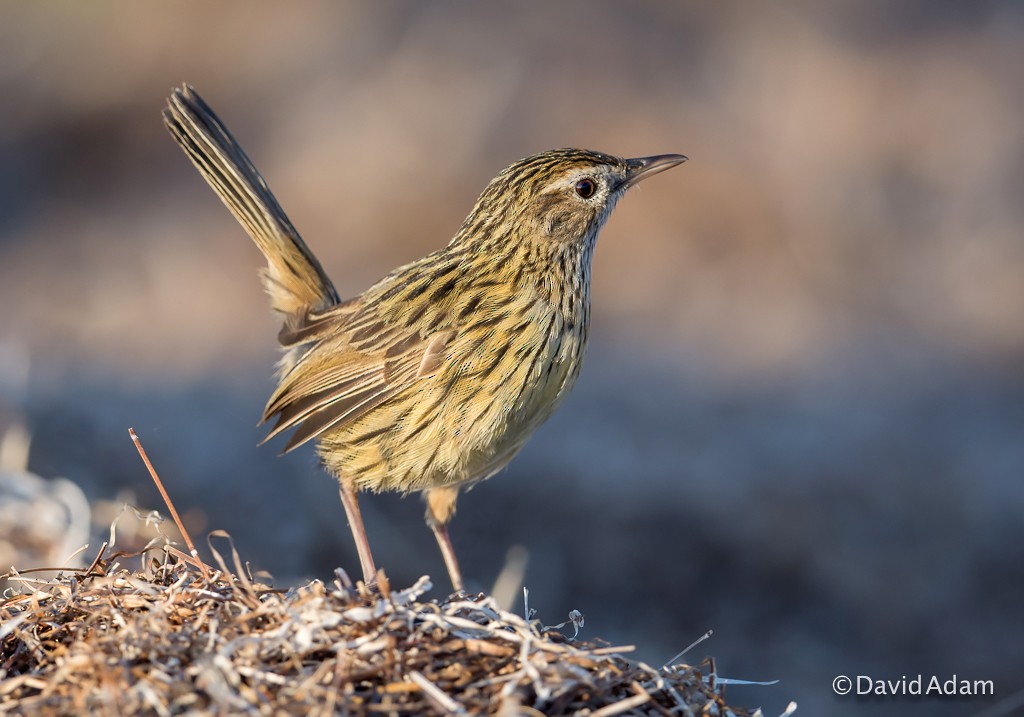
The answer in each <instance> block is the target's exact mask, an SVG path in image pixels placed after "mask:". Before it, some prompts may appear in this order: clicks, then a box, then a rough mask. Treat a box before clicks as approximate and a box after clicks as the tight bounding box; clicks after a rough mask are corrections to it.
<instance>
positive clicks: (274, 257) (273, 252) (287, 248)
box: [164, 85, 338, 319]
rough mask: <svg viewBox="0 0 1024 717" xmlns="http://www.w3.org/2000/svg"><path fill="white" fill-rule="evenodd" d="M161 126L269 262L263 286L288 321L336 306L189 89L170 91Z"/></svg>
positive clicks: (247, 166) (326, 284) (243, 161)
mask: <svg viewBox="0 0 1024 717" xmlns="http://www.w3.org/2000/svg"><path fill="white" fill-rule="evenodd" d="M164 123H165V124H166V125H167V129H169V130H170V132H171V134H172V135H173V136H174V139H175V140H177V142H178V144H180V145H181V148H182V149H184V150H185V153H186V154H187V155H188V156H189V158H190V159H191V160H192V163H193V164H194V165H195V166H196V168H197V169H198V170H199V172H200V174H202V175H203V177H204V178H205V179H206V181H207V182H208V183H209V185H210V186H211V187H213V191H215V192H216V193H217V196H219V197H220V198H221V201H223V202H224V204H225V205H227V208H228V209H229V210H231V213H232V214H234V215H235V219H237V220H238V221H239V222H240V223H241V224H242V226H243V227H244V228H245V230H246V231H247V232H248V233H249V236H251V237H252V240H253V241H254V242H256V246H258V247H259V249H260V251H262V252H263V256H265V257H266V259H267V268H266V269H265V270H264V271H263V284H264V287H265V288H266V290H267V293H268V294H270V302H271V305H272V306H273V308H274V310H275V311H278V312H280V313H281V314H283V315H284V317H285V318H286V319H288V318H289V317H297V316H302V315H304V314H306V313H307V312H308V311H310V310H316V309H324V308H326V307H328V306H330V305H333V304H336V303H338V293H337V292H336V291H335V289H334V285H333V284H331V280H330V279H328V278H327V275H326V274H324V270H323V268H322V267H321V266H320V262H319V261H317V258H316V257H315V256H313V252H311V251H310V250H309V247H307V246H306V244H305V242H303V241H302V237H300V236H299V233H298V232H297V231H296V230H295V227H293V226H292V223H291V222H290V221H289V220H288V216H287V215H286V214H285V213H284V210H283V209H281V205H280V204H278V203H277V199H275V198H274V195H273V194H272V193H271V191H270V188H269V187H268V186H267V183H266V182H265V181H264V180H263V177H262V176H260V173H259V172H258V171H257V170H256V167H254V166H253V164H252V162H251V161H250V160H249V158H248V157H247V156H246V154H245V152H244V151H242V148H241V147H240V146H239V145H238V142H236V141H235V138H234V137H232V136H231V133H230V132H228V129H227V127H225V126H224V124H223V123H222V122H221V121H220V119H219V118H218V117H217V115H216V114H214V112H213V110H212V109H210V107H209V105H207V104H206V102H204V101H203V99H202V98H201V97H200V96H199V94H198V93H197V92H196V91H195V90H194V89H193V88H192V87H190V86H189V85H184V86H183V87H182V88H181V89H176V90H174V93H173V94H172V95H171V97H170V99H169V100H168V102H167V109H165V110H164Z"/></svg>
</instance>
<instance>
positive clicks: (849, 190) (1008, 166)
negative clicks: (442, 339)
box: [0, 0, 1024, 715]
mask: <svg viewBox="0 0 1024 717" xmlns="http://www.w3.org/2000/svg"><path fill="white" fill-rule="evenodd" d="M2 15H3V21H2V22H0V90H2V93H3V101H2V102H0V406H2V408H0V413H2V415H4V416H6V417H7V418H6V420H7V422H8V423H9V424H15V423H17V422H18V421H21V422H22V423H24V424H25V425H27V426H28V428H29V430H30V432H31V434H32V443H31V450H30V453H29V457H28V466H29V468H30V470H31V471H33V472H34V473H36V474H38V475H41V476H45V477H48V478H50V477H57V476H63V477H65V478H67V479H70V480H71V481H73V482H74V483H76V484H78V485H79V486H81V488H82V489H83V490H84V491H85V494H86V496H87V497H88V498H89V499H90V500H91V501H93V502H94V503H96V504H99V503H101V502H103V501H115V502H116V501H117V500H118V499H119V498H118V496H124V495H134V498H132V500H134V501H135V502H136V504H138V505H142V506H148V507H159V506H160V503H159V499H158V497H157V495H156V493H155V491H154V489H153V488H152V486H151V484H150V481H149V478H148V476H147V474H146V473H145V472H144V469H143V467H142V465H141V463H140V461H139V459H138V456H137V455H136V453H135V449H134V448H133V446H132V444H131V441H130V440H129V439H128V435H127V428H128V427H129V426H134V427H135V428H136V429H137V431H138V432H139V434H140V435H141V437H142V439H143V441H144V443H145V445H146V447H147V449H148V450H149V453H150V456H151V458H152V459H153V460H154V462H155V463H156V465H157V467H158V469H159V470H160V472H161V475H162V476H163V478H164V480H165V482H166V483H167V484H168V486H169V489H170V491H171V493H172V495H173V496H174V497H175V500H176V503H177V504H178V506H179V508H181V509H182V510H183V511H184V512H187V514H188V516H189V517H188V519H189V520H190V521H191V523H192V525H193V526H194V527H196V529H197V531H198V532H199V533H202V532H205V531H206V530H209V529H213V528H223V529H226V530H228V531H229V532H230V533H231V534H232V535H233V536H234V538H235V540H236V542H237V544H238V547H239V549H240V551H241V553H242V555H243V557H244V558H246V559H248V560H249V561H251V562H252V563H253V564H254V565H255V566H257V567H260V568H264V569H267V570H269V571H270V572H272V573H273V574H274V575H275V578H276V580H277V582H278V583H279V584H294V581H297V580H299V579H302V578H308V577H311V576H319V577H325V578H326V577H329V576H330V575H331V571H332V570H333V568H334V567H335V566H338V565H342V566H344V567H345V568H346V569H348V570H349V571H350V572H352V573H353V574H358V561H357V559H356V557H355V552H354V549H353V546H352V543H351V539H350V535H349V532H348V529H347V527H346V525H345V522H344V514H343V512H342V509H341V506H340V504H339V502H338V500H337V492H336V488H335V486H334V484H333V483H332V482H331V480H330V479H329V478H328V477H327V476H326V474H324V473H323V472H322V471H321V470H320V469H319V468H318V467H317V465H316V462H315V458H314V456H313V454H312V451H310V450H305V451H301V452H299V453H298V454H295V455H289V456H288V457H286V458H276V457H275V455H276V453H277V451H278V450H280V448H281V445H280V443H275V444H272V445H270V446H264V447H262V448H257V446H256V443H257V441H258V440H259V439H260V438H261V437H262V435H263V431H262V430H260V429H257V428H256V425H255V424H256V421H257V419H258V417H259V415H260V413H261V410H262V407H263V404H264V401H265V399H266V397H267V396H268V394H269V392H270V391H271V389H272V387H273V379H272V365H273V363H274V361H275V359H276V357H277V351H276V346H275V341H274V338H275V335H276V332H277V328H278V327H277V325H276V323H275V321H274V319H273V318H272V317H271V316H270V313H269V310H268V305H267V301H266V298H265V296H264V295H263V293H262V291H261V288H260V285H259V282H258V281H257V278H256V271H257V268H258V267H259V266H260V257H259V254H258V252H257V251H256V249H255V248H254V247H253V246H252V244H251V242H250V241H249V239H248V238H247V237H246V236H245V235H244V233H243V232H242V230H241V229H240V228H239V227H238V226H237V225H236V223H235V222H234V220H233V219H232V218H231V217H230V215H229V214H228V213H227V211H226V210H225V209H224V208H223V207H222V206H221V204H220V203H219V201H218V200H217V199H216V197H215V196H214V194H213V193H212V192H211V191H210V190H209V189H208V188H207V186H206V185H205V184H204V183H203V182H202V180H201V179H200V178H199V176H198V174H197V173H196V172H195V170H194V169H193V168H192V167H191V165H190V164H189V162H188V161H187V160H186V158H185V157H184V155H183V154H182V153H181V152H180V151H179V150H178V148H177V147H176V146H175V145H174V143H173V142H172V141H171V140H170V139H169V137H168V136H167V135H166V132H165V130H164V128H163V125H162V122H161V120H160V114H159V112H160V109H161V108H162V106H163V103H164V101H165V98H166V96H167V94H168V93H169V91H170V89H171V88H172V86H174V85H177V84H180V83H181V82H183V81H187V82H189V83H192V84H194V85H195V86H196V87H197V89H198V90H199V91H200V92H201V93H202V94H203V95H204V96H205V98H206V99H207V100H208V101H209V102H210V103H211V104H212V105H213V107H214V108H215V109H216V110H217V111H218V113H219V114H220V115H221V116H222V117H223V118H224V120H225V122H226V123H227V124H228V125H229V126H230V127H231V128H232V130H233V131H234V133H235V134H236V136H237V137H238V138H239V140H240V142H241V143H242V145H243V146H244V147H246V148H247V150H248V151H249V153H250V155H251V156H252V158H253V160H254V162H255V163H256V165H257V166H258V167H259V168H260V169H261V171H262V172H263V173H264V175H265V176H266V177H267V179H268V181H269V183H270V185H271V187H272V188H273V189H274V191H275V192H276V194H277V195H278V198H279V199H280V201H281V203H282V205H283V206H284V207H285V208H286V210H287V211H288V212H289V214H290V215H291V217H292V219H293V221H294V222H295V224H296V225H297V226H298V228H299V230H300V231H301V232H302V233H303V234H304V236H305V238H306V240H307V242H308V243H309V244H310V246H311V247H312V248H313V249H314V251H315V252H316V253H317V254H318V256H319V257H320V259H321V261H322V263H323V264H324V266H325V267H326V269H327V270H328V273H329V274H330V275H331V276H332V277H333V279H334V281H335V284H336V285H337V286H338V288H339V290H340V291H341V292H342V293H343V294H349V295H352V294H356V293H358V292H360V291H362V290H363V289H365V288H366V287H367V286H369V285H370V284H371V283H372V282H373V281H375V280H376V279H377V278H379V277H380V276H381V275H383V274H384V273H385V272H386V271H388V270H389V269H391V268H392V267H393V266H395V265H397V264H399V263H402V262H406V261H409V260H412V259H414V258H417V257H419V256H421V255H422V254H425V253H426V252H428V251H431V250H433V249H435V248H438V247H440V246H442V245H443V244H444V243H446V242H447V240H448V238H449V237H450V236H451V235H452V234H453V232H454V231H455V229H456V228H457V227H458V225H459V224H460V222H461V221H462V219H463V217H464V216H465V214H466V212H467V211H468V210H469V208H470V207H471V206H472V203H473V201H474V199H475V197H476V195H477V193H478V192H479V191H480V189H481V188H482V187H483V186H484V184H485V183H486V182H487V181H488V180H489V179H490V178H491V177H492V176H493V175H494V174H495V173H497V172H498V171H499V170H500V169H501V168H502V167H504V166H505V165H507V164H508V163H510V162H512V161H513V160H515V159H517V158H519V157H521V156H524V155H526V154H530V153H533V152H536V151H539V150H543V149H548V148H552V147H561V146H583V147H589V148H593V149H599V150H602V151H606V152H611V153H615V154H619V155H624V156H635V155H643V154H656V153H664V152H682V153H685V154H688V155H689V156H690V158H691V161H690V162H689V163H687V164H686V165H683V166H682V167H680V168H678V169H675V170H673V171H672V172H670V173H668V174H664V175H662V176H659V177H658V178H656V179H654V180H652V181H650V182H649V183H645V184H644V185H643V187H642V188H641V189H639V190H637V191H635V192H634V193H632V194H631V195H630V196H629V197H628V198H627V199H625V200H624V201H623V202H622V203H621V204H620V205H619V208H618V209H617V210H616V212H615V215H614V216H613V217H612V219H611V221H610V222H609V224H608V226H607V227H606V229H605V230H604V233H603V234H602V237H601V241H600V242H599V247H598V251H597V254H596V257H595V267H594V285H593V296H594V299H593V302H594V306H593V314H592V315H593V326H592V334H591V335H592V340H591V346H590V349H589V354H588V363H587V365H586V366H585V368H584V371H583V375H582V377H581V379H580V381H579V383H578V385H577V388H576V391H575V393H574V394H573V395H572V396H571V397H570V399H569V400H568V401H567V402H566V404H565V405H564V407H563V408H562V409H561V411H560V412H559V413H558V414H556V416H555V417H554V418H553V419H552V420H551V421H550V422H549V423H548V424H547V425H546V426H545V427H544V428H543V429H542V430H541V431H540V432H539V433H538V435H537V436H536V437H535V438H534V439H533V440H532V441H531V443H530V444H529V445H528V446H527V448H526V449H525V450H524V451H523V453H522V455H521V456H520V457H519V458H518V459H517V460H516V461H514V462H513V464H512V466H511V467H510V468H509V469H508V470H507V471H506V472H505V473H503V474H501V475H500V476H498V477H497V478H495V479H494V480H491V481H489V482H487V483H485V484H483V485H481V486H479V487H477V488H476V489H474V490H473V491H472V492H470V493H469V494H467V495H465V496H464V497H463V499H462V501H461V504H460V513H459V515H458V517H457V518H456V520H455V523H454V524H453V536H454V540H455V543H456V546H457V548H458V550H459V552H460V553H461V557H462V560H463V563H464V569H465V572H466V574H467V576H468V578H469V582H470V587H471V588H475V589H482V590H488V589H490V587H491V585H492V583H493V581H494V580H495V578H496V576H497V575H498V573H499V572H500V571H501V568H502V566H503V565H504V563H505V556H506V552H507V551H508V550H509V548H511V547H513V546H517V545H518V546H523V547H524V548H525V549H526V551H528V554H529V565H528V568H527V571H526V575H525V583H526V585H527V586H528V587H529V588H530V602H531V606H532V607H535V608H538V609H539V610H540V616H541V617H542V618H543V619H545V620H546V621H548V622H556V621H559V620H561V619H564V618H563V616H564V615H565V614H566V613H567V612H568V611H569V610H570V609H573V608H576V609H579V610H580V611H581V612H583V614H584V615H585V616H586V625H585V627H584V631H583V635H584V636H585V637H602V638H604V639H607V640H608V641H610V642H612V643H615V644H636V645H637V646H638V650H637V653H638V655H639V656H640V657H641V658H642V659H644V660H646V661H648V662H650V663H652V664H655V665H660V664H661V663H662V662H663V661H664V660H665V659H667V658H668V657H670V656H671V655H672V654H674V653H675V652H677V651H678V650H679V649H681V648H682V647H683V646H685V645H686V644H688V643H689V642H691V641H692V640H693V639H695V638H696V637H698V636H699V635H701V634H702V633H703V632H704V631H705V630H707V629H709V628H711V629H714V631H715V634H714V637H713V638H712V639H711V640H710V641H709V642H706V643H704V644H702V645H701V646H700V647H698V648H696V649H695V650H694V652H693V653H691V654H690V655H688V656H687V659H690V660H691V661H697V660H699V659H700V658H701V657H702V656H703V655H705V654H712V655H714V656H715V657H716V659H717V667H718V670H719V673H720V674H722V675H723V676H726V677H736V678H746V679H754V680H771V679H779V680H780V681H781V682H780V683H779V684H778V685H776V686H773V687H756V688H753V687H747V688H731V689H730V695H731V700H732V701H734V702H737V703H740V704H745V705H751V706H752V705H763V706H764V707H765V710H766V713H767V714H778V713H779V712H780V711H781V710H782V709H783V708H784V707H785V705H786V703H787V702H788V701H789V700H790V699H795V700H796V701H797V702H799V703H800V705H801V707H800V712H799V713H805V714H809V715H822V714H828V715H862V714H875V715H887V714H900V715H970V714H976V713H980V712H981V711H982V710H983V709H986V708H990V707H993V706H995V705H997V703H999V702H1000V700H1004V699H1006V698H1010V696H1011V695H1012V694H1014V693H1015V692H1017V691H1018V690H1021V689H1022V688H1024V677H1022V672H1021V667H1022V665H1024V519H1022V516H1024V481H1022V474H1024V229H1022V228H1024V122H1022V119H1021V118H1022V115H1024V80H1022V74H1021V68H1022V67H1024V6H1021V5H1020V4H1019V3H1014V2H1011V1H1009V0H1007V1H1005V2H973V3H966V2H925V1H924V0H907V1H906V2H901V3H888V2H882V0H824V1H822V0H816V1H815V2H810V1H809V0H808V1H805V2H789V3H738V2H728V1H726V2H714V3H711V2H703V3H696V2H691V3H668V2H653V1H648V2H633V3H615V2H582V1H579V0H577V1H569V2H559V3H543V2H529V3H512V2H503V3H474V2H468V1H467V2H434V3H416V2H411V1H410V2H393V1H385V2H381V1H374V2H369V1H367V2H346V3H328V2H321V3H303V4H293V3H244V4H243V3H231V4H227V3H207V2H201V1H199V0H189V1H186V2H177V3H173V4H167V3H164V4H149V3H145V4H143V3H107V2H90V3H59V2H38V3H15V2H4V3H3V4H2ZM363 506H364V517H365V518H366V521H367V523H368V529H369V532H370V536H371V540H372V542H373V544H374V548H375V551H376V557H377V559H378V562H379V563H380V564H383V565H384V566H385V567H386V569H387V571H388V573H389V575H390V576H391V578H392V580H393V582H395V583H396V584H402V585H404V584H409V583H411V581H412V580H414V579H415V578H416V577H417V576H419V575H421V574H423V573H429V574H431V575H432V576H434V578H435V584H437V585H438V586H439V588H438V589H436V590H435V595H441V594H442V593H443V590H441V589H440V588H443V587H446V585H447V583H446V580H445V579H444V569H443V565H442V563H441V561H440V557H439V555H438V553H437V550H436V547H435V545H434V542H433V540H432V538H431V537H430V534H429V532H428V531H427V529H426V528H425V527H424V526H423V525H422V523H421V514H422V510H423V507H422V504H421V503H420V501H419V500H418V499H417V498H409V499H407V500H405V501H402V500H400V499H399V498H397V497H395V496H377V497H374V496H367V497H366V498H365V499H364V501H363ZM108 512H109V511H108ZM98 515H99V516H100V517H97V518H95V519H96V521H97V526H98V527H97V529H98V530H102V531H105V529H106V528H105V526H106V523H107V522H109V517H102V515H105V514H101V513H98ZM0 537H2V536H0ZM19 567H29V566H27V565H21V566H19ZM516 609H520V607H517V608H516ZM918 673H924V674H925V675H926V676H927V675H929V674H933V673H934V674H938V675H940V676H942V677H943V678H945V677H948V676H951V675H952V674H953V673H956V674H957V675H958V676H961V677H967V678H971V679H974V678H979V679H992V680H994V681H995V685H996V690H997V695H996V698H995V699H987V700H986V699H974V700H971V699H958V700H949V699H947V700H943V699H935V698H929V699H923V700H913V699H909V698H902V699H888V700H870V701H858V700H856V699H852V698H848V699H838V698H836V697H835V696H834V694H833V693H832V689H831V682H832V679H833V677H835V676H836V675H838V674H848V675H851V676H855V675H858V674H864V675H872V676H875V677H877V678H879V679H899V678H900V677H901V676H903V675H906V676H908V677H911V676H915V675H917V674H918ZM1013 709H1014V708H1012V707H1008V706H1007V703H1005V702H1004V703H1003V706H1002V707H996V710H998V711H997V712H993V714H1012V713H1014V712H1013ZM1018 714H1019V712H1018Z"/></svg>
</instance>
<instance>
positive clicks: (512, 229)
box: [456, 149, 686, 246]
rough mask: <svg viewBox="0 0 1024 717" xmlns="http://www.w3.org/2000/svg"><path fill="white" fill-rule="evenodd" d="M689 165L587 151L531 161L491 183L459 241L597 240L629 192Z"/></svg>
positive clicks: (667, 158)
mask: <svg viewBox="0 0 1024 717" xmlns="http://www.w3.org/2000/svg"><path fill="white" fill-rule="evenodd" d="M685 161H686V157H684V156H683V155H681V154H661V155H656V156H653V157H637V158H634V159H621V158H619V157H613V156H611V155H608V154H603V153H601V152H593V151H590V150H585V149H555V150H550V151H547V152H541V153H540V154H535V155H532V156H530V157H526V158H525V159H521V160H519V161H518V162H515V163H513V164H511V165H510V166H509V167H507V168H506V169H504V170H503V171H502V172H501V173H500V174H499V175H498V176H497V177H495V178H494V179H493V180H491V182H490V184H488V185H487V188H486V189H485V190H484V191H483V193H482V194H481V195H480V199H479V200H478V201H477V204H476V207H474V210H473V212H472V213H471V214H470V215H469V217H468V218H467V219H466V221H465V223H464V224H463V226H462V228H461V229H460V231H459V235H458V236H457V237H456V241H459V240H463V241H466V240H468V241H470V242H483V243H485V244H488V245H491V246H494V245H496V244H499V243H503V242H507V241H509V240H510V239H511V240H513V241H520V242H521V241H524V240H527V241H530V242H532V243H535V242H540V243H541V244H544V243H547V242H554V243H555V244H561V245H566V244H577V245H578V244H584V243H588V242H592V241H593V240H594V239H595V238H596V236H597V233H598V231H599V230H600V229H601V226H602V225H603V224H604V222H605V220H606V219H607V218H608V215H609V214H610V213H611V211H612V209H613V208H614V207H615V204H616V202H618V200H619V198H620V197H621V196H622V195H623V194H625V192H626V190H627V189H629V188H630V187H632V186H633V185H635V184H636V183H638V182H640V181H641V180H643V179H646V178H647V177H651V176H653V175H655V174H658V173H660V172H664V171H665V170H666V169H671V168H672V167H674V166H676V165H677V164H681V163H682V162H685Z"/></svg>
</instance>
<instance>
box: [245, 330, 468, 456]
mask: <svg viewBox="0 0 1024 717" xmlns="http://www.w3.org/2000/svg"><path fill="white" fill-rule="evenodd" d="M362 318H365V314H363V315H361V312H358V311H356V312H355V315H352V314H351V313H349V314H347V315H346V314H341V315H338V314H334V318H333V319H332V318H331V316H330V315H328V318H326V319H325V318H324V317H323V316H312V317H310V321H309V322H308V323H307V324H306V325H305V326H302V327H297V328H296V329H294V330H293V331H292V334H294V335H301V336H306V337H307V340H308V337H309V336H310V332H315V334H316V335H319V336H322V338H320V339H319V340H315V339H314V341H315V343H314V344H313V345H312V346H311V347H310V348H309V349H308V350H307V351H306V352H305V354H304V355H303V356H302V357H301V358H300V359H299V360H298V361H297V362H296V364H295V366H294V367H293V368H292V369H291V370H290V371H289V372H288V373H287V374H286V375H285V376H284V377H283V378H282V380H281V384H280V386H278V388H277V390H276V391H275V392H274V394H273V395H272V396H271V397H270V401H269V402H268V403H267V407H266V410H265V411H264V414H263V420H264V421H266V420H269V419H271V418H274V417H276V418H277V422H276V423H275V424H274V427H273V429H272V430H271V431H270V433H269V434H268V435H267V437H266V438H265V439H264V440H269V439H270V438H273V437H274V436H276V435H278V434H279V433H281V432H282V431H286V430H288V429H290V428H296V431H295V433H293V434H292V436H291V438H290V439H289V440H288V444H287V445H286V446H285V449H284V450H285V452H288V451H290V450H292V449H293V448H295V447H297V446H299V445H301V444H303V443H305V442H306V441H308V440H310V439H311V438H315V437H316V436H319V435H320V434H322V433H323V432H324V431H326V430H328V429H331V428H336V427H338V426H341V425H344V424H345V423H349V422H352V421H355V420H357V419H358V418H360V417H361V416H363V415H365V414H366V413H367V412H369V411H371V410H373V409H374V408H376V407H377V406H379V405H381V404H382V403H384V402H385V401H387V400H389V399H390V398H392V397H394V396H395V395H396V394H398V393H399V392H401V391H402V390H404V389H406V388H408V387H409V386H410V385H411V384H413V383H414V382H415V381H417V380H419V379H421V378H423V377H424V376H429V375H431V374H433V373H434V372H435V371H436V370H437V369H438V368H439V367H440V365H441V363H442V362H443V361H444V358H445V356H446V351H447V349H448V346H449V344H450V342H451V340H452V339H453V338H454V337H455V335H456V334H457V332H456V331H455V330H454V329H445V330H440V331H435V332H433V333H432V334H430V335H426V336H424V335H422V334H421V333H419V332H418V331H416V330H415V329H413V328H411V327H403V328H400V329H399V328H391V327H388V326H387V325H384V324H379V323H374V322H367V321H361V320H360V319H362ZM342 321H343V322H344V324H345V325H344V326H338V324H339V323H340V322H342ZM284 338H285V337H282V339H284ZM283 342H284V341H283Z"/></svg>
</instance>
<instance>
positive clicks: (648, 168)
mask: <svg viewBox="0 0 1024 717" xmlns="http://www.w3.org/2000/svg"><path fill="white" fill-rule="evenodd" d="M686 159H687V158H686V157H684V156H683V155H681V154H656V155H654V156H653V157H636V158H635V159H627V160H626V178H625V179H623V180H622V182H621V183H620V184H619V187H620V188H622V189H626V188H627V187H632V186H633V185H634V184H636V183H637V182H639V181H640V180H641V179H646V178H647V177H653V176H654V175H655V174H660V173H661V172H664V171H665V170H666V169H672V167H674V166H676V165H677V164H682V163H683V162H685V161H686Z"/></svg>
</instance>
